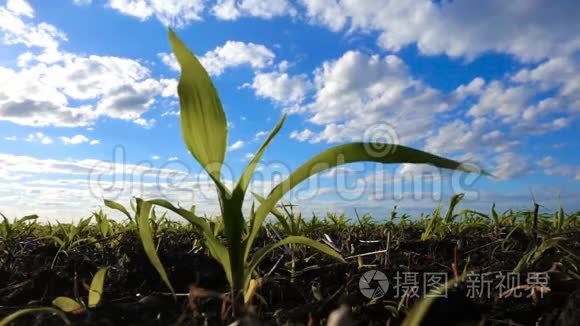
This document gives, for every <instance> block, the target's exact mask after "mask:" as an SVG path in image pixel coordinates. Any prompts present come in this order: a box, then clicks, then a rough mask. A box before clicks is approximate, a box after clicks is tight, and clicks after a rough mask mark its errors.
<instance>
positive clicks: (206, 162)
mask: <svg viewBox="0 0 580 326" xmlns="http://www.w3.org/2000/svg"><path fill="white" fill-rule="evenodd" d="M169 39H170V43H171V47H172V49H173V53H174V54H175V57H176V58H177V62H178V63H179V65H180V67H181V75H180V79H179V84H178V87H177V91H178V95H179V103H180V120H181V131H182V137H183V140H184V142H185V144H186V146H187V148H188V149H189V151H190V153H191V154H192V155H193V157H194V158H195V159H196V160H197V161H198V162H199V164H200V165H201V166H202V167H203V168H204V169H205V171H206V172H207V173H208V175H209V177H210V178H211V179H212V181H213V182H214V184H215V185H216V188H217V192H218V197H219V203H220V209H221V215H222V218H223V222H224V236H225V239H224V240H223V241H222V240H220V239H218V238H217V237H216V236H215V235H214V233H213V232H212V230H211V228H210V225H209V223H208V222H207V220H206V219H203V218H200V217H198V216H196V215H195V213H194V212H191V211H189V210H186V209H183V208H179V207H175V206H173V205H172V204H170V203H169V202H167V201H166V200H161V199H157V200H150V201H146V202H143V203H142V205H141V207H140V209H139V212H138V214H137V215H138V216H139V219H138V222H137V224H138V227H139V231H140V235H141V239H142V242H143V245H144V246H145V248H146V252H147V253H148V257H149V259H150V260H151V262H152V263H153V265H154V266H155V267H156V269H157V270H158V272H159V273H160V275H161V277H162V279H163V280H164V281H165V283H166V285H167V286H168V287H169V288H170V289H171V290H172V291H173V288H172V286H171V283H170V282H169V278H168V277H167V274H166V272H165V270H164V268H163V265H162V264H161V262H160V260H159V258H158V257H157V254H156V252H155V248H154V246H153V244H152V242H151V241H152V236H151V230H150V227H149V223H148V217H149V214H150V211H151V206H152V205H157V206H161V207H164V208H166V209H169V210H172V211H173V212H175V213H177V214H178V215H180V216H182V217H183V218H185V219H186V220H188V221H189V222H190V223H192V224H194V225H196V226H197V227H198V228H199V230H200V231H201V233H202V234H203V236H204V240H205V244H206V246H207V248H208V250H209V252H210V253H211V255H212V256H213V257H214V258H215V259H216V260H217V261H218V262H219V263H220V264H221V265H222V266H223V268H224V270H225V273H226V277H227V279H228V282H229V284H230V286H231V291H232V294H233V297H234V298H235V299H234V300H235V301H238V300H239V298H244V299H245V301H246V302H247V301H248V300H249V299H250V298H249V295H248V294H249V292H248V288H249V284H250V281H251V280H252V279H253V278H254V276H255V273H256V272H255V271H256V267H257V266H258V264H259V263H260V262H261V261H262V259H264V257H266V256H267V255H268V254H269V253H270V252H272V251H273V250H274V249H276V248H278V247H281V246H285V245H287V244H301V245H306V246H309V247H311V248H314V249H316V250H318V251H320V252H322V253H324V254H327V255H329V256H331V257H333V258H335V259H337V260H339V261H344V259H343V258H342V257H341V256H340V255H339V254H338V253H337V252H336V251H335V250H334V249H332V248H331V247H329V246H327V245H325V244H322V243H319V242H317V241H315V240H312V239H309V238H307V237H304V236H301V235H291V236H287V237H286V238H284V239H282V240H280V241H278V242H276V243H273V244H269V245H267V246H265V247H263V248H260V249H258V250H255V249H256V248H254V241H255V240H256V236H257V235H258V233H259V231H260V229H261V228H262V224H263V223H264V221H265V219H266V217H267V215H268V214H269V213H271V212H272V211H273V209H274V208H275V206H276V204H277V203H278V202H279V201H280V200H281V199H282V196H284V195H285V194H287V193H288V192H289V191H290V190H292V189H293V188H294V187H296V186H297V185H298V184H300V183H301V182H302V181H304V180H306V179H307V178H309V177H310V176H312V175H315V174H317V173H320V172H322V171H325V170H328V169H331V168H333V167H337V166H339V165H342V164H348V163H356V162H367V161H368V162H376V163H383V164H389V163H417V164H431V165H434V166H437V167H440V168H447V169H458V170H463V171H466V172H476V173H482V172H483V171H481V170H479V169H477V168H475V167H472V166H467V165H463V164H461V163H459V162H456V161H453V160H449V159H446V158H443V157H439V156H436V155H432V154H430V153H427V152H424V151H420V150H416V149H412V148H409V147H405V146H401V145H391V144H375V143H350V144H343V145H339V146H336V147H333V148H330V149H328V150H326V151H324V152H322V153H321V154H319V155H317V156H315V157H314V158H312V159H310V160H309V161H307V162H306V163H304V164H303V165H302V166H300V167H299V168H298V169H296V170H295V171H294V172H293V173H291V174H290V176H289V177H288V178H287V179H286V180H284V181H283V182H281V183H280V184H278V185H277V186H276V187H274V189H273V190H272V191H271V192H270V193H269V195H268V196H267V197H265V198H264V200H262V201H261V204H260V206H259V207H258V208H257V209H256V210H254V209H252V210H251V211H250V216H249V221H250V224H249V225H247V224H246V219H245V218H244V214H243V213H242V206H243V203H244V199H245V196H246V191H247V188H248V185H249V183H250V179H251V178H252V175H253V173H254V169H255V167H256V165H257V163H258V162H259V161H260V159H261V157H262V155H263V154H264V152H265V150H266V148H267V147H268V146H269V145H270V143H271V142H272V140H273V139H274V137H275V136H276V135H277V134H278V132H279V131H280V128H281V127H282V125H283V123H284V120H285V116H283V117H282V118H281V119H280V121H279V122H278V124H277V125H276V126H275V127H274V129H273V130H272V131H271V133H270V135H269V136H268V137H267V138H266V140H265V141H264V143H263V144H262V146H261V147H260V148H259V149H258V151H257V153H256V154H255V155H254V157H253V158H252V160H251V161H250V163H249V164H248V166H247V167H246V168H245V170H244V171H243V173H242V175H241V177H240V179H239V180H238V182H237V183H236V184H235V186H234V188H233V189H232V190H230V189H228V188H227V187H226V185H225V184H224V183H223V182H222V180H221V168H222V165H223V162H224V156H225V152H226V148H227V146H226V145H227V121H226V117H225V113H224V110H223V108H222V105H221V102H220V98H219V96H218V94H217V91H216V89H215V87H214V85H213V83H212V81H211V79H210V77H209V75H208V73H207V72H206V70H205V69H204V68H203V66H202V65H201V64H200V62H199V61H198V59H197V58H196V57H195V56H194V55H193V54H192V53H191V52H190V50H189V49H188V48H187V47H186V46H185V44H183V43H182V41H181V40H180V39H179V38H178V37H177V35H176V34H175V33H174V32H173V31H172V30H169ZM384 146H387V147H388V148H390V149H392V150H390V151H387V152H386V153H384V154H383V155H377V153H375V152H374V151H369V150H368V148H385V147H384ZM126 215H127V216H129V215H128V214H126ZM129 218H130V216H129ZM341 223H342V221H341Z"/></svg>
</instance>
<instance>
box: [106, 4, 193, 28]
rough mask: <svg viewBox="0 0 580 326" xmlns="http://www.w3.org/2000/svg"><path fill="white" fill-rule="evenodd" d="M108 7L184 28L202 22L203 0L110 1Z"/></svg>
mask: <svg viewBox="0 0 580 326" xmlns="http://www.w3.org/2000/svg"><path fill="white" fill-rule="evenodd" d="M106 6H107V7H109V8H111V9H114V10H117V11H118V12H120V13H122V14H124V15H127V16H133V17H136V18H138V19H140V20H147V19H150V18H152V17H155V18H156V19H157V20H159V21H160V22H161V23H162V24H163V25H170V26H175V27H184V26H187V25H189V24H190V23H191V22H193V21H199V20H201V19H202V18H201V14H202V12H203V10H204V1H203V0H188V1H182V0H108V2H107V4H106Z"/></svg>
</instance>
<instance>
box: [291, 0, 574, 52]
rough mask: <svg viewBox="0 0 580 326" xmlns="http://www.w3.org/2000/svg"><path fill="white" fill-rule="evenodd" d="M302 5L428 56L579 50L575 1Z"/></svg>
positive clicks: (314, 1) (337, 24)
mask: <svg viewBox="0 0 580 326" xmlns="http://www.w3.org/2000/svg"><path fill="white" fill-rule="evenodd" d="M300 2H301V4H302V5H303V6H304V8H305V9H306V16H307V17H308V18H309V19H310V20H311V22H313V23H315V24H321V25H324V26H327V27H328V28H329V29H331V30H333V31H340V30H343V29H348V30H349V31H350V32H352V31H362V32H371V31H372V32H378V33H379V39H378V43H379V44H380V45H381V46H382V47H383V48H385V49H387V50H391V51H398V50H400V49H401V48H402V47H404V46H407V45H409V44H414V43H415V44H417V47H418V49H419V51H421V52H422V53H424V54H427V55H437V54H446V55H448V56H451V57H465V58H468V59H470V58H473V57H475V56H477V55H479V54H481V53H485V52H487V51H496V52H499V53H508V54H511V55H514V56H516V57H518V58H519V59H521V60H524V61H536V60H541V59H544V58H547V57H549V56H553V55H554V54H560V55H567V54H570V53H573V52H575V51H577V50H578V49H580V37H579V36H578V35H579V33H578V32H579V31H580V14H579V12H580V11H579V10H578V4H577V2H576V1H574V0H566V1H558V2H557V3H554V2H544V1H534V2H532V3H530V2H529V1H528V0H516V1H511V2H510V3H509V4H507V5H506V3H505V1H502V0H491V1H479V2H469V1H467V2H466V1H445V2H440V3H437V2H433V1H430V0H421V1H378V2H377V1H345V0H300ZM506 6H507V7H506Z"/></svg>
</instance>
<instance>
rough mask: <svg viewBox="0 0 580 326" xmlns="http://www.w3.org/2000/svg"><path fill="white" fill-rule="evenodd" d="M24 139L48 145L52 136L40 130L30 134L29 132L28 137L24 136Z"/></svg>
mask: <svg viewBox="0 0 580 326" xmlns="http://www.w3.org/2000/svg"><path fill="white" fill-rule="evenodd" d="M25 141H27V142H30V143H41V144H44V145H48V144H52V143H53V140H52V138H50V137H49V136H47V135H45V134H43V133H42V132H35V133H32V134H29V135H28V137H26V139H25Z"/></svg>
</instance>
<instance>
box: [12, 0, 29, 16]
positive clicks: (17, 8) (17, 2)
mask: <svg viewBox="0 0 580 326" xmlns="http://www.w3.org/2000/svg"><path fill="white" fill-rule="evenodd" d="M6 8H7V9H8V10H9V11H11V12H13V13H15V14H16V15H19V16H25V17H28V18H32V17H34V9H32V7H31V6H30V4H28V2H26V1H24V0H7V1H6Z"/></svg>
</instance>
